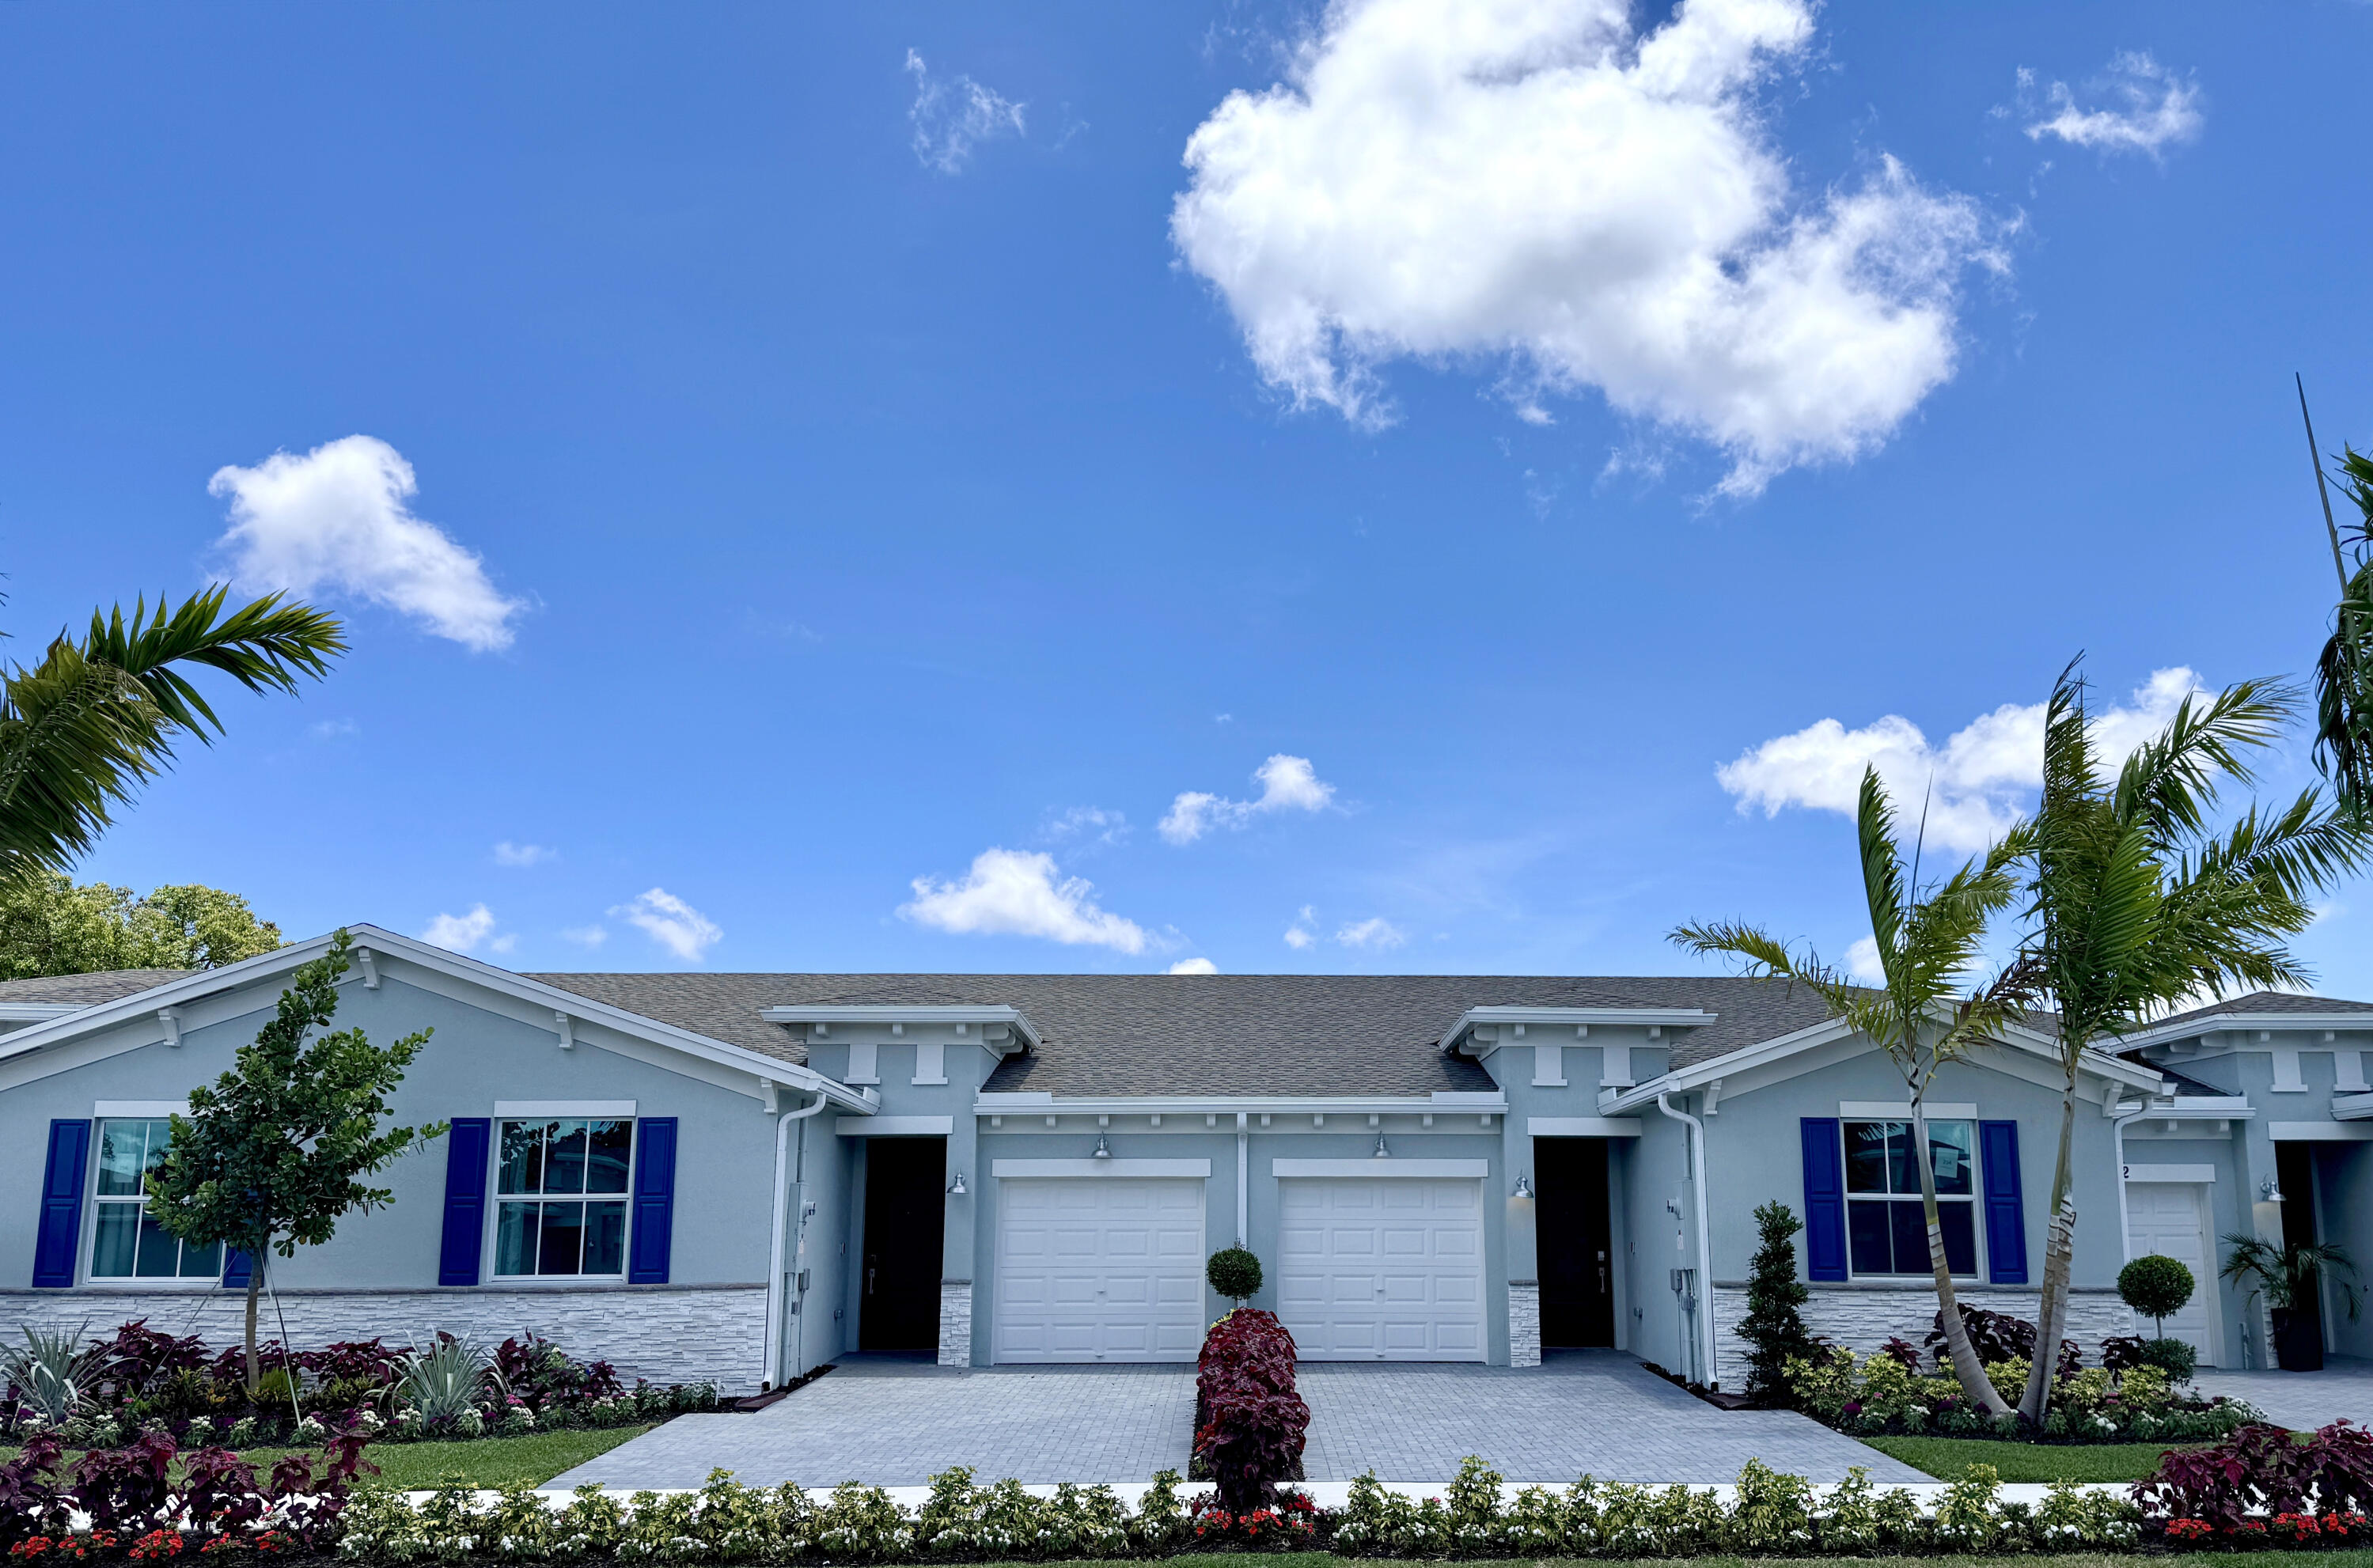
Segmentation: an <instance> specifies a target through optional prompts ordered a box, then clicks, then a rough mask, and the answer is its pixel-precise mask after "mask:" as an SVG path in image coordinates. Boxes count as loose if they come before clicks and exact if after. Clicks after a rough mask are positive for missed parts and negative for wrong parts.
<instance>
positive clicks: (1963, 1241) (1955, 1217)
mask: <svg viewBox="0 0 2373 1568" xmlns="http://www.w3.org/2000/svg"><path fill="white" fill-rule="evenodd" d="M1976 1210H1977V1205H1975V1204H1973V1203H1940V1204H1938V1205H1937V1206H1936V1218H1937V1221H1938V1223H1941V1224H1942V1225H1943V1226H1944V1227H1945V1261H1946V1263H1948V1264H1950V1265H1951V1266H1952V1270H1953V1272H1954V1273H1956V1274H1974V1273H1976V1272H1977V1271H1978V1237H1977V1220H1976Z"/></svg>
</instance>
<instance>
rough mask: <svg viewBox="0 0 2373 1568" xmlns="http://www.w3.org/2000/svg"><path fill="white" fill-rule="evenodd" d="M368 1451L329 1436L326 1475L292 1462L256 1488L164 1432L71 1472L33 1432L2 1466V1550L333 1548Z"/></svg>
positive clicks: (35, 1553)
mask: <svg viewBox="0 0 2373 1568" xmlns="http://www.w3.org/2000/svg"><path fill="white" fill-rule="evenodd" d="M364 1441H365V1440H364V1439H363V1438H362V1437H360V1436H356V1435H348V1436H345V1437H338V1438H333V1439H332V1440H331V1442H330V1445H329V1446H328V1448H327V1449H326V1450H325V1451H324V1452H323V1453H322V1455H321V1474H319V1475H318V1476H317V1475H316V1474H314V1459H313V1457H312V1456H311V1455H309V1454H290V1455H288V1456H286V1457H284V1458H282V1459H281V1461H280V1462H279V1463H278V1464H276V1465H275V1466H274V1467H273V1468H272V1472H271V1474H270V1475H269V1476H266V1477H263V1478H259V1477H258V1476H257V1475H256V1473H255V1467H254V1466H252V1465H251V1464H249V1463H247V1461H245V1460H243V1459H241V1458H240V1457H239V1456H238V1455H236V1454H234V1453H231V1452H230V1451H229V1450H228V1449H225V1448H201V1449H198V1450H196V1451H195V1452H192V1453H182V1452H181V1451H180V1450H178V1449H176V1448H175V1446H174V1445H173V1441H172V1439H171V1438H169V1437H166V1436H164V1435H162V1434H151V1435H149V1436H147V1437H144V1438H142V1439H141V1440H140V1441H139V1442H137V1443H134V1444H133V1445H130V1446H128V1447H124V1448H117V1449H99V1450H94V1451H93V1452H90V1453H88V1454H85V1455H83V1456H82V1457H81V1458H80V1459H79V1460H77V1461H76V1463H75V1464H74V1466H73V1467H72V1468H71V1469H69V1468H68V1467H67V1465H66V1463H65V1453H64V1445H62V1444H60V1443H59V1441H58V1439H57V1437H56V1435H55V1434H54V1433H35V1434H33V1436H31V1437H30V1438H28V1439H27V1440H26V1443H25V1446H24V1448H23V1450H22V1451H21V1452H20V1453H18V1455H17V1457H15V1458H13V1459H10V1460H9V1461H8V1462H7V1463H6V1464H5V1465H0V1545H5V1546H6V1548H7V1550H8V1558H9V1561H10V1562H11V1563H12V1564H15V1563H36V1562H48V1561H61V1562H63V1561H68V1560H73V1561H79V1560H82V1559H84V1558H87V1557H89V1556H92V1555H100V1556H107V1555H112V1554H115V1553H118V1552H121V1553H122V1554H123V1555H125V1556H128V1557H131V1558H134V1559H136V1560H142V1561H146V1560H149V1559H154V1558H160V1557H172V1556H178V1555H179V1554H180V1553H181V1551H182V1550H184V1549H185V1548H195V1549H197V1550H200V1551H202V1552H208V1551H210V1552H215V1553H220V1552H223V1551H226V1550H256V1551H263V1552H272V1551H290V1550H311V1549H315V1548H319V1547H322V1546H326V1545H328V1544H329V1543H331V1542H333V1541H334V1540H336V1539H339V1536H340V1534H341V1528H340V1523H341V1515H343V1513H344V1512H345V1506H346V1502H347V1498H348V1488H349V1486H350V1485H351V1483H352V1482H353V1481H354V1480H355V1479H356V1477H357V1475H358V1474H360V1473H362V1472H364V1471H365V1470H368V1469H369V1468H370V1467H368V1466H366V1465H365V1464H364V1463H363V1460H362V1451H363V1444H364ZM77 1526H79V1528H77Z"/></svg>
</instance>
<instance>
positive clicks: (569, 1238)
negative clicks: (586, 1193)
mask: <svg viewBox="0 0 2373 1568" xmlns="http://www.w3.org/2000/svg"><path fill="white" fill-rule="evenodd" d="M584 1247H585V1205H584V1204H582V1203H547V1204H545V1205H544V1241H543V1244H542V1245H541V1246H539V1247H538V1248H537V1250H536V1264H535V1271H536V1272H537V1273H539V1274H574V1273H576V1272H577V1260H578V1258H579V1256H581V1255H582V1253H583V1251H584Z"/></svg>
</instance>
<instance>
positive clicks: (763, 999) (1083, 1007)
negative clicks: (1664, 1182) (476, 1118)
mask: <svg viewBox="0 0 2373 1568" xmlns="http://www.w3.org/2000/svg"><path fill="white" fill-rule="evenodd" d="M529 978H531V979H536V980H541V981H543V982H544V983H545V984H546V985H551V986H557V987H559V988H560V989H563V990H572V991H575V992H577V993H578V994H579V995H580V996H586V997H590V998H592V999H593V1000H598V1001H605V1002H608V1003H610V1004H612V1005H614V1006H617V1007H623V1008H625V1009H627V1010H629V1011H630V1012H640V1013H642V1014H644V1015H645V1016H647V1017H651V1018H657V1019H660V1020H661V1021H662V1022H665V1023H669V1024H676V1025H678V1026H679V1027H682V1028H685V1029H691V1030H694V1031H696V1032H697V1033H699V1034H703V1035H707V1036H711V1037H712V1038H715V1039H721V1040H728V1041H731V1042H732V1043H733V1044H736V1045H747V1046H750V1047H753V1048H755V1049H760V1050H766V1051H767V1052H768V1053H769V1054H772V1055H776V1056H782V1057H785V1058H786V1059H791V1060H797V1059H800V1058H799V1057H798V1056H794V1055H789V1053H790V1052H793V1051H796V1050H797V1048H798V1047H796V1045H795V1044H793V1043H792V1038H791V1036H790V1034H789V1031H787V1030H784V1029H781V1028H778V1027H777V1026H776V1025H774V1024H766V1023H764V1022H763V1021H761V1020H760V1018H759V1017H758V1012H759V1010H760V1009H761V1008H765V1007H769V1006H778V1005H786V1006H787V1005H795V1004H809V1005H831V1004H838V1005H844V1006H868V1005H870V1006H888V1005H897V1004H900V1003H905V1004H909V1005H915V1006H923V1005H930V1004H942V1005H944V1004H949V1003H973V1004H979V1005H1002V1006H1011V1007H1018V1008H1020V1009H1021V1010H1022V1011H1023V1013H1025V1014H1026V1015H1028V1017H1029V1019H1030V1021H1031V1023H1032V1024H1035V1025H1036V1027H1037V1029H1038V1030H1039V1033H1040V1036H1041V1045H1040V1048H1039V1049H1038V1050H1037V1051H1036V1052H1035V1053H1034V1054H1032V1055H1030V1056H1027V1057H1014V1058H1010V1059H1007V1061H1006V1062H1005V1063H1004V1064H1003V1065H1002V1066H1001V1067H999V1069H998V1071H997V1072H996V1074H995V1075H994V1076H993V1077H992V1078H991V1079H990V1080H989V1082H988V1088H989V1089H991V1090H996V1091H1009V1090H1041V1091H1045V1092H1047V1093H1050V1094H1430V1093H1432V1092H1433V1091H1434V1090H1437V1089H1441V1090H1454V1091H1457V1090H1464V1091H1483V1090H1489V1089H1490V1087H1491V1082H1490V1076H1489V1075H1488V1074H1486V1073H1485V1072H1484V1071H1483V1070H1482V1069H1481V1068H1480V1067H1479V1066H1478V1065H1477V1064H1476V1063H1474V1062H1473V1061H1471V1060H1468V1059H1465V1058H1463V1057H1450V1058H1445V1057H1444V1056H1443V1054H1442V1053H1441V1052H1440V1051H1439V1050H1438V1049H1437V1048H1436V1047H1437V1046H1438V1044H1439V1042H1440V1041H1441V1039H1442V1037H1443V1036H1444V1034H1445V1033H1447V1032H1448V1031H1449V1029H1450V1027H1451V1025H1452V1024H1455V1023H1456V1022H1457V1019H1458V1016H1459V1014H1461V1013H1462V1012H1466V1011H1467V1009H1468V1008H1470V1007H1695V1008H1702V1009H1704V1010H1706V1011H1708V1012H1715V1013H1718V1014H1719V1015H1720V1017H1719V1019H1718V1021H1717V1022H1716V1023H1715V1024H1713V1025H1712V1026H1711V1027H1709V1028H1704V1029H1696V1030H1690V1031H1689V1032H1688V1033H1686V1034H1683V1035H1681V1036H1677V1051H1676V1059H1675V1060H1676V1065H1677V1066H1688V1065H1689V1064H1690V1063H1693V1062H1698V1061H1702V1060H1705V1059H1708V1058H1710V1057H1715V1056H1720V1055H1722V1054H1724V1052H1727V1051H1732V1050H1736V1049H1738V1048H1739V1047H1743V1046H1748V1045H1753V1044H1754V1043H1756V1042H1757V1041H1759V1040H1768V1039H1771V1038H1772V1037H1774V1036H1780V1035H1785V1034H1790V1033H1793V1032H1794V1031H1795V1030H1798V1029H1802V1028H1805V1027H1806V1026H1808V1025H1810V1024H1818V1023H1819V1022H1820V1021H1821V1020H1822V1018H1823V1017H1824V1016H1826V1014H1825V1012H1824V1010H1823V1009H1822V1007H1821V1004H1820V1002H1819V1000H1818V999H1817V998H1815V997H1814V996H1813V995H1812V994H1811V993H1810V992H1808V991H1806V990H1805V989H1802V988H1801V987H1800V988H1794V989H1791V988H1790V987H1788V986H1786V985H1784V984H1782V983H1780V982H1776V981H1771V980H1744V979H1738V978H1736V977H1678V976H1650V977H1623V978H1599V977H1569V976H1538V975H1532V976H1525V975H672V974H670V975H533V976H530V977H529Z"/></svg>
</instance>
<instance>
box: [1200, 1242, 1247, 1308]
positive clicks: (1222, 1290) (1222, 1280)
mask: <svg viewBox="0 0 2373 1568" xmlns="http://www.w3.org/2000/svg"><path fill="white" fill-rule="evenodd" d="M1203 1277H1204V1278H1205V1279H1207V1280H1209V1281H1211V1293H1213V1294H1214V1295H1223V1296H1226V1297H1227V1298H1228V1299H1229V1300H1231V1301H1246V1300H1249V1299H1250V1298H1251V1297H1253V1296H1255V1295H1257V1294H1259V1293H1260V1288H1261V1267H1260V1259H1259V1258H1255V1257H1254V1256H1253V1255H1252V1254H1251V1253H1249V1252H1246V1251H1245V1249H1244V1248H1243V1247H1241V1246H1230V1247H1223V1248H1222V1249H1221V1250H1220V1251H1218V1252H1215V1253H1213V1254H1211V1261H1210V1263H1209V1264H1207V1265H1205V1266H1204V1269H1203Z"/></svg>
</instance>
